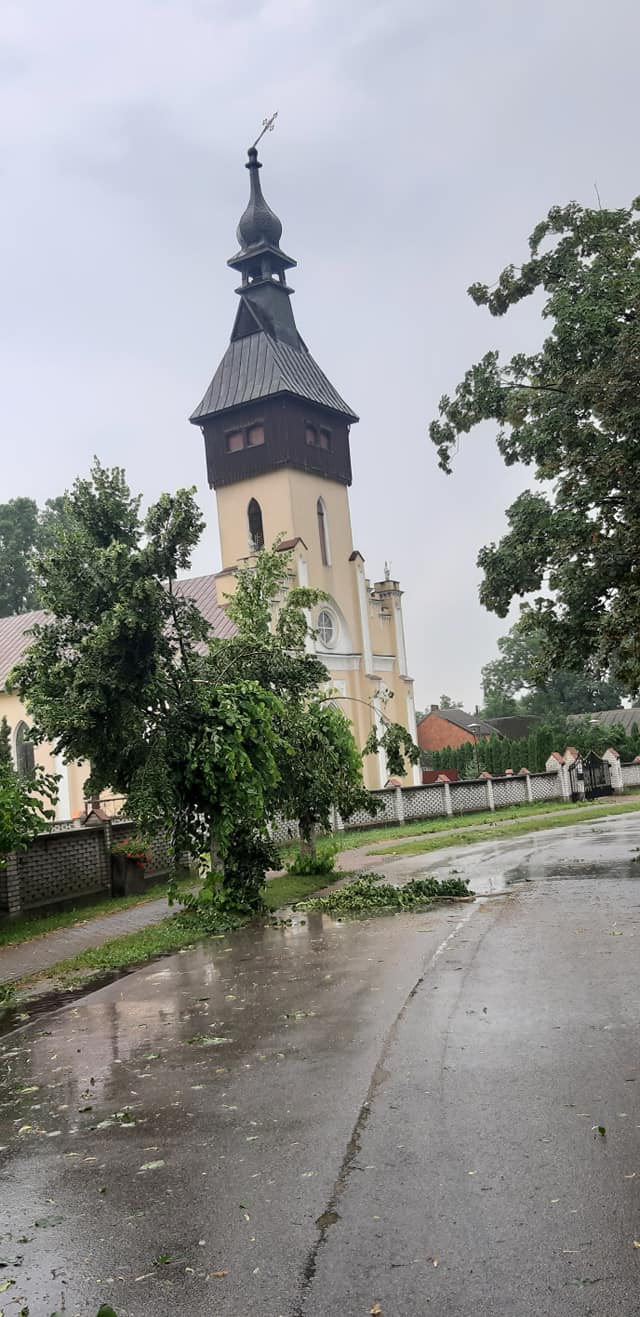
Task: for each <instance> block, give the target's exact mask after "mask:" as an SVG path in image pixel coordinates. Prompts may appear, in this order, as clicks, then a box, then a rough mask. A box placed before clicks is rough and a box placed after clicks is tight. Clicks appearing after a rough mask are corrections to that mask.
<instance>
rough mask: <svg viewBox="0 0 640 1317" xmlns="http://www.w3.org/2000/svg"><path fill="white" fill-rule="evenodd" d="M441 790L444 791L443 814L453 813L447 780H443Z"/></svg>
mask: <svg viewBox="0 0 640 1317" xmlns="http://www.w3.org/2000/svg"><path fill="white" fill-rule="evenodd" d="M442 790H443V791H444V812H445V814H453V802H452V800H451V787H450V786H449V783H448V782H443V783H442Z"/></svg>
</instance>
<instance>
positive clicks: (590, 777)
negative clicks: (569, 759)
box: [582, 750, 613, 800]
mask: <svg viewBox="0 0 640 1317" xmlns="http://www.w3.org/2000/svg"><path fill="white" fill-rule="evenodd" d="M582 767H583V772H584V794H585V797H586V799H587V800H595V798H596V796H611V795H613V787H612V785H611V768H610V767H609V764H608V762H607V760H606V759H601V758H600V755H597V754H594V752H593V750H590V751H589V754H588V755H587V756H586V758H585V759H583V761H582Z"/></svg>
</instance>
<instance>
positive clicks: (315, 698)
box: [213, 546, 377, 849]
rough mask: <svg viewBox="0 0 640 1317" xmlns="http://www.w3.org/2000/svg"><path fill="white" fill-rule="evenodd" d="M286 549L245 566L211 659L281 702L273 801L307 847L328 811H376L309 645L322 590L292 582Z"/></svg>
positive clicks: (325, 826)
mask: <svg viewBox="0 0 640 1317" xmlns="http://www.w3.org/2000/svg"><path fill="white" fill-rule="evenodd" d="M290 574H291V554H290V553H285V552H282V551H281V550H280V549H279V548H278V547H277V546H276V548H275V549H274V550H263V551H262V552H261V553H259V554H258V555H257V557H256V559H255V561H254V562H253V563H252V565H251V566H250V567H242V568H240V570H239V571H238V573H237V575H236V585H235V589H234V592H233V595H232V597H231V599H230V601H229V604H228V612H229V616H230V617H231V619H232V621H233V622H235V625H236V627H237V635H236V636H235V637H233V638H231V639H230V640H227V641H223V642H221V643H218V644H217V645H216V646H215V647H214V649H213V658H214V659H215V660H216V661H217V662H219V663H220V664H224V665H226V664H229V663H230V664H231V665H232V666H233V667H235V666H238V667H239V668H241V670H242V671H243V672H244V673H245V674H248V675H251V676H252V677H253V678H254V679H255V680H256V681H257V682H259V684H260V685H261V686H262V687H266V688H267V689H269V690H271V691H272V692H273V693H274V694H276V695H277V696H278V697H279V699H280V700H281V708H282V714H281V716H280V717H279V718H278V720H277V723H278V727H279V731H280V748H279V755H278V769H279V780H278V785H277V787H276V789H275V791H274V799H273V805H274V807H275V808H276V809H277V811H278V813H280V814H281V815H282V816H283V817H284V818H287V819H291V820H295V821H296V822H297V824H298V827H299V832H300V837H301V839H302V842H303V846H304V847H305V848H306V849H313V845H314V837H315V834H316V832H317V831H318V830H321V829H322V830H324V831H328V830H329V829H330V828H331V824H332V817H331V816H332V811H333V809H337V810H338V811H339V813H340V814H342V815H343V817H345V818H348V817H349V815H351V814H353V813H354V811H355V810H356V809H369V810H371V812H375V809H376V807H377V802H376V800H375V798H374V797H372V796H371V794H370V793H369V792H368V791H367V790H366V788H365V786H364V782H363V776H362V757H361V755H360V753H359V751H358V748H357V746H356V743H355V741H354V738H353V733H352V731H351V726H350V724H349V721H348V719H347V718H346V717H345V715H344V714H343V713H342V712H341V710H340V709H338V708H335V707H334V706H333V704H332V701H331V694H330V692H327V690H326V687H327V685H328V676H329V674H328V672H327V670H326V668H325V666H324V664H323V663H322V662H321V661H320V659H318V658H317V657H316V655H315V654H314V653H310V652H309V649H308V648H307V643H306V642H307V637H308V634H309V621H308V610H309V609H310V608H311V607H313V605H314V604H316V603H318V602H319V601H320V600H321V599H322V598H324V596H323V595H322V593H321V592H320V591H317V590H311V589H307V588H304V589H301V588H294V589H291V588H290Z"/></svg>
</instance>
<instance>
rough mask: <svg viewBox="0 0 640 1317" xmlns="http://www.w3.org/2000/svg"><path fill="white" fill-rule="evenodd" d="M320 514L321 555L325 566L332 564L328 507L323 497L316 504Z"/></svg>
mask: <svg viewBox="0 0 640 1317" xmlns="http://www.w3.org/2000/svg"><path fill="white" fill-rule="evenodd" d="M316 512H317V514H318V536H319V538H320V557H321V558H322V565H323V567H330V566H331V551H330V548H329V519H328V517H327V509H326V507H325V502H324V499H323V498H319V499H318V502H317V504H316Z"/></svg>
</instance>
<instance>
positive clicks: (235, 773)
mask: <svg viewBox="0 0 640 1317" xmlns="http://www.w3.org/2000/svg"><path fill="white" fill-rule="evenodd" d="M201 530H202V518H201V515H200V512H199V510H198V508H197V506H196V504H195V502H194V499H193V493H192V491H189V490H180V491H178V493H177V494H176V495H175V496H173V497H170V496H169V495H163V496H162V497H161V498H160V499H159V500H158V502H157V503H156V504H154V505H153V506H152V507H151V508H150V509H149V511H148V512H147V514H146V516H144V517H143V516H142V515H141V511H140V500H139V499H138V498H136V497H133V496H132V495H131V492H130V490H129V488H128V485H127V483H126V480H125V477H124V473H123V472H122V471H121V470H119V469H117V468H116V469H114V470H105V469H104V468H102V467H101V466H100V464H99V463H96V464H95V465H94V467H93V470H92V472H91V476H90V478H89V479H86V480H78V481H76V483H75V485H74V487H73V489H72V491H71V492H70V494H69V495H67V497H66V499H65V503H64V508H63V515H62V516H59V517H58V518H57V521H56V525H55V526H54V527H53V529H52V531H51V533H50V535H49V536H48V537H47V541H46V544H45V546H44V548H43V550H42V551H41V554H40V556H39V560H38V573H39V578H40V581H41V593H42V600H43V603H44V605H45V607H46V608H47V609H48V610H49V611H50V613H51V618H50V620H48V621H47V622H46V623H45V624H44V625H42V626H39V627H37V628H36V629H35V636H34V641H33V644H32V646H31V647H30V649H29V651H28V653H27V655H26V657H25V658H24V660H23V661H22V663H21V664H20V665H19V666H18V668H17V670H16V672H15V674H14V678H13V680H14V683H15V685H16V687H17V689H18V690H19V692H20V694H21V695H22V696H23V698H24V699H25V700H26V702H27V705H28V708H29V710H30V712H31V713H32V715H33V717H34V721H35V723H36V725H37V727H38V729H39V735H40V736H41V737H43V738H44V737H46V738H47V739H49V740H51V741H53V742H54V744H55V748H56V751H57V752H58V753H62V754H64V755H65V757H67V758H69V759H82V760H86V761H88V762H89V763H90V764H91V777H90V779H89V783H88V786H87V790H88V791H89V792H93V791H100V790H102V789H104V788H105V787H108V788H110V789H112V790H114V791H116V792H117V793H121V794H123V795H124V796H126V798H127V802H128V806H129V809H130V811H131V814H132V816H133V817H135V818H136V819H137V820H138V822H139V824H140V825H141V826H142V827H148V828H151V827H153V825H154V824H156V823H157V821H158V820H161V821H163V823H164V825H165V826H169V827H170V828H171V831H172V834H173V839H174V844H175V846H176V849H181V848H186V849H188V850H189V851H190V852H191V853H192V854H195V855H199V854H201V853H202V852H203V851H206V850H208V849H209V848H210V849H211V853H212V856H213V857H214V867H215V868H216V869H218V868H219V869H221V870H223V871H224V881H223V882H219V881H218V878H217V877H215V878H214V879H213V880H210V881H209V883H208V886H207V897H208V898H209V899H211V900H216V901H218V900H219V898H220V890H221V889H223V888H225V886H226V889H227V895H228V891H229V887H232V888H233V889H234V893H235V897H236V899H237V902H238V903H239V904H242V906H243V908H245V909H246V908H250V907H251V906H254V907H255V906H256V905H258V904H259V899H260V898H259V890H260V886H261V884H262V881H263V878H264V868H265V866H266V865H268V864H270V863H273V861H274V856H273V849H272V847H270V845H269V842H268V825H269V821H270V820H271V819H272V818H273V816H274V815H275V814H276V813H278V812H282V813H285V814H287V815H288V816H289V817H291V816H293V817H294V818H296V819H298V820H299V822H300V827H301V831H302V834H303V836H304V837H305V839H306V840H310V839H311V838H312V835H313V831H314V830H315V828H316V827H319V826H327V824H328V822H329V817H330V811H331V808H332V807H334V806H335V807H336V808H337V809H339V810H340V811H341V812H343V813H344V814H346V815H348V814H349V813H350V812H352V810H353V809H355V808H357V807H358V806H360V805H365V804H368V803H369V802H370V796H369V793H368V792H366V791H365V789H364V786H363V781H362V763H361V758H360V756H359V754H358V752H357V750H356V747H355V744H354V741H353V737H352V735H351V732H350V728H349V726H348V723H347V720H346V719H345V718H344V716H343V715H342V714H341V713H339V712H338V711H337V710H335V709H332V708H330V706H329V703H328V701H327V697H326V694H325V690H324V689H323V688H324V687H326V684H327V682H328V674H327V671H326V669H325V667H324V665H323V664H322V663H321V662H320V661H319V659H318V658H317V657H316V656H315V654H314V653H310V652H308V648H309V647H308V645H307V640H308V630H309V623H308V610H309V609H310V608H311V607H312V606H313V605H314V604H315V603H316V602H317V601H318V600H319V598H320V597H321V596H320V595H319V593H318V592H317V591H313V590H308V589H299V588H294V589H291V588H290V585H291V567H290V556H291V555H290V554H287V553H284V552H282V551H280V550H279V548H277V547H276V549H275V550H273V551H268V550H264V551H262V552H261V553H260V554H258V555H257V557H256V558H255V560H254V561H253V563H252V565H251V566H247V567H244V568H242V569H240V571H239V572H238V574H237V577H236V580H235V583H234V589H233V593H232V597H231V599H230V600H229V601H228V612H229V616H230V617H231V619H232V620H233V622H234V623H235V626H236V629H237V630H236V634H235V635H234V636H232V637H230V638H228V639H224V640H221V639H216V638H215V637H213V636H212V635H211V634H210V630H209V627H208V625H207V623H206V622H205V620H204V619H203V617H202V616H201V614H200V613H199V612H198V610H197V608H196V607H195V605H194V604H193V603H192V602H190V601H189V600H188V598H185V596H184V594H183V593H181V592H179V591H177V590H176V580H177V577H178V574H179V573H180V572H183V571H184V570H186V569H188V567H189V565H190V556H191V552H192V550H193V547H194V545H195V544H196V543H197V541H198V538H199V536H200V533H201ZM405 735H406V734H405ZM225 899H226V898H225Z"/></svg>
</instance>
